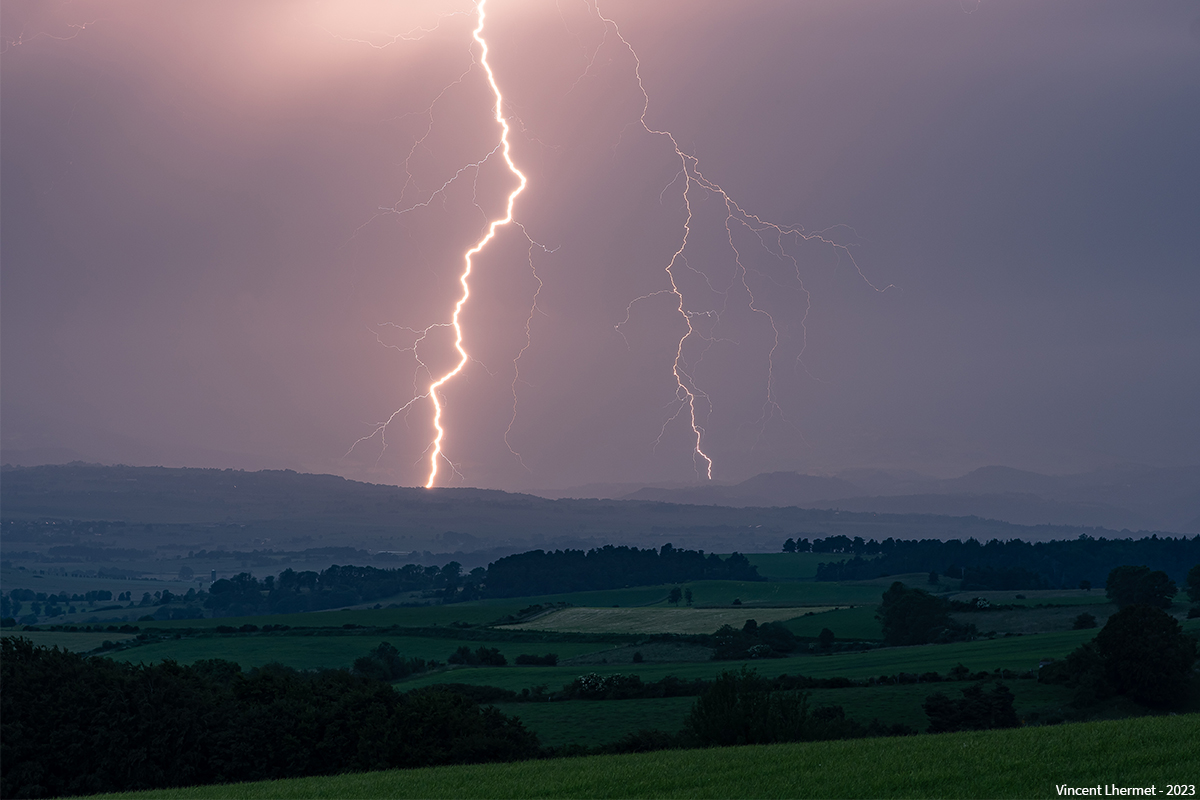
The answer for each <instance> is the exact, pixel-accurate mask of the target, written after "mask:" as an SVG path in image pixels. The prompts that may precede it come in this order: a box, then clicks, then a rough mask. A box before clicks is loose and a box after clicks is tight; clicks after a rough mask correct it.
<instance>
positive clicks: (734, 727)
mask: <svg viewBox="0 0 1200 800" xmlns="http://www.w3.org/2000/svg"><path fill="white" fill-rule="evenodd" d="M0 487H2V492H3V494H2V499H3V515H2V519H0V531H2V533H3V539H2V542H3V549H2V552H0V555H2V566H0V569H2V573H0V576H2V580H3V594H2V596H0V600H2V602H3V609H0V611H2V616H3V621H2V625H3V627H2V628H0V631H2V634H3V640H2V642H3V648H4V649H3V661H2V668H3V672H2V679H3V685H2V702H3V706H4V707H3V720H2V721H0V724H2V725H3V737H4V742H3V744H4V769H3V781H4V786H3V794H4V796H6V797H10V796H11V797H19V796H29V797H34V796H62V795H80V794H95V793H99V792H114V791H115V792H122V791H131V790H146V789H151V790H155V793H156V795H157V796H162V792H164V791H169V790H170V789H171V787H185V786H201V785H211V786H213V787H214V789H216V790H217V791H218V793H219V786H220V785H221V784H226V783H231V782H246V781H250V782H254V781H262V782H264V783H261V784H247V785H248V786H249V785H254V786H259V785H261V786H262V787H264V789H263V791H264V792H265V794H264V795H263V796H274V795H273V794H272V792H274V791H286V790H285V789H284V788H283V787H284V786H285V785H286V781H288V780H295V779H306V780H318V779H320V780H333V778H321V777H320V776H337V775H349V774H357V773H361V774H362V775H364V776H376V777H371V778H370V780H371V781H374V782H373V783H371V784H370V785H371V786H373V787H375V788H373V789H371V790H370V791H369V792H368V793H374V792H385V793H395V792H400V793H401V794H402V795H403V794H404V792H408V791H412V792H414V793H416V794H420V793H421V792H423V791H434V792H435V793H436V792H440V791H442V790H441V789H436V787H437V786H439V785H440V784H437V783H436V782H437V781H441V780H447V779H449V775H450V773H445V772H444V771H445V770H454V769H464V768H466V767H462V766H460V767H454V766H451V765H468V764H494V765H495V769H501V768H502V767H503V765H505V764H508V763H526V762H528V763H536V764H546V765H551V764H555V763H560V762H561V763H579V764H586V763H590V762H588V759H594V758H603V757H613V756H619V757H622V758H635V757H637V756H636V754H639V753H640V754H645V756H646V757H648V756H649V755H650V754H654V755H655V756H656V757H658V758H672V759H674V758H687V757H689V756H688V754H689V753H699V752H709V751H712V750H711V749H712V748H719V749H720V750H719V752H722V753H724V752H729V753H731V754H734V753H737V752H739V748H741V747H742V746H746V745H762V746H767V745H770V746H780V747H793V748H795V747H809V748H812V747H817V746H821V747H824V746H826V743H828V745H830V746H832V745H833V744H835V743H845V746H847V747H850V746H852V747H853V748H854V749H853V750H852V752H853V753H854V754H856V755H854V756H853V757H859V756H860V755H861V757H864V758H867V757H869V758H873V759H876V760H878V758H879V756H867V755H865V754H866V753H868V752H874V750H873V749H872V748H877V747H879V746H885V744H884V743H893V744H886V746H887V747H889V748H894V747H897V746H901V745H900V743H907V742H910V741H911V742H914V743H917V742H920V741H922V740H925V739H926V738H928V737H930V736H931V735H933V734H938V737H934V739H935V740H937V741H941V739H940V736H942V735H945V736H975V735H985V734H986V735H990V736H993V737H1001V738H997V739H996V740H995V747H996V748H998V749H999V751H1003V752H1008V753H1013V752H1019V751H1020V749H1021V748H1023V747H1031V746H1034V745H1033V744H1032V742H1033V740H1028V741H1026V740H1025V739H1021V738H1018V739H1011V737H1012V736H1016V735H1018V734H1020V735H1022V736H1034V735H1039V736H1040V735H1042V733H1041V732H1043V731H1053V730H1066V729H1068V728H1069V729H1079V730H1082V731H1091V730H1093V728H1094V729H1095V731H1096V733H1095V735H1104V730H1105V728H1104V727H1103V726H1105V725H1112V724H1134V723H1135V722H1138V723H1139V724H1141V723H1140V722H1139V721H1141V720H1146V721H1147V723H1149V721H1151V720H1157V721H1159V722H1155V723H1154V724H1160V725H1167V726H1168V727H1167V728H1166V729H1164V730H1167V731H1169V730H1171V728H1170V726H1171V725H1173V724H1176V723H1175V722H1174V721H1175V720H1189V721H1190V720H1194V719H1195V717H1194V714H1195V713H1196V712H1197V711H1200V675H1198V673H1197V670H1196V668H1195V663H1196V648H1197V644H1196V643H1197V637H1198V636H1200V536H1195V535H1193V536H1188V535H1186V534H1171V533H1166V532H1162V531H1158V532H1148V531H1142V532H1139V533H1137V534H1131V533H1129V532H1128V531H1125V532H1119V531H1112V530H1105V529H1098V528H1086V529H1084V528H1076V529H1066V530H1063V529H1058V528H1056V529H1053V532H1054V533H1059V534H1060V535H1059V536H1057V537H1055V536H1048V535H1047V531H1046V529H1045V527H1044V526H1043V527H1042V528H1022V527H1021V526H1017V525H1014V524H1012V523H1000V522H996V521H990V520H985V519H981V518H953V517H942V518H938V517H933V516H928V515H925V516H915V515H909V516H905V515H880V514H870V513H853V512H841V511H813V510H806V509H802V508H797V507H787V506H776V507H766V508H755V507H743V508H734V507H720V506H689V505H684V504H667V503H663V502H661V501H653V500H645V499H630V500H613V499H610V500H591V501H588V500H562V499H560V500H545V499H542V498H536V497H531V496H527V495H509V494H505V493H503V492H482V491H478V490H432V491H426V490H406V489H399V488H396V487H382V486H371V485H367V484H359V483H355V482H353V481H346V480H343V479H340V478H331V477H330V476H316V475H304V474H298V473H289V472H260V473H246V472H240V471H228V470H171V469H163V468H152V469H151V468H132V467H100V466H89V465H82V464H75V465H65V466H57V467H37V468H16V467H5V468H4V471H3V482H2V484H0ZM55 510H57V512H58V513H57V514H54V513H51V512H53V511H55ZM739 522H740V523H741V524H738V523H739ZM921 531H925V535H921V533H920V532H921ZM960 531H966V532H977V533H990V534H991V536H990V537H989V538H987V539H981V538H976V537H975V536H971V535H967V536H962V535H961V534H960V533H959V532H960ZM1022 533H1024V534H1025V537H1022V536H1021V534H1022ZM955 534H959V535H955ZM1064 534H1065V535H1064ZM631 542H638V543H640V545H639V544H632V543H631ZM335 543H336V544H335ZM735 543H736V544H738V545H740V546H741V548H742V549H735V548H733V547H731V546H730V545H732V544H735ZM701 544H702V545H707V546H708V547H709V548H713V549H714V550H715V552H714V551H713V550H709V549H706V548H705V547H701V546H697V545H701ZM647 545H650V546H647ZM402 548H403V549H402ZM1164 714H1166V715H1169V716H1163V715H1164ZM1106 720H1107V721H1108V722H1105V721H1106ZM1113 720H1121V721H1122V722H1120V723H1117V722H1113ZM1088 726H1092V727H1088ZM1095 726H1100V727H1098V728H1096V727H1095ZM283 730H286V731H289V734H288V736H286V737H283V738H280V737H279V736H277V735H276V734H275V732H277V731H283ZM1155 730H1157V729H1155ZM1167 735H1168V736H1169V737H1172V736H1177V734H1170V733H1168V734H1167ZM1006 736H1007V737H1010V738H1009V739H1005V738H1002V737H1006ZM1152 738H1153V737H1151V739H1152ZM1186 738H1187V737H1184V739H1186ZM1151 739H1147V741H1150V740H1151ZM839 746H841V745H839ZM903 746H908V745H907V744H904V745H903ZM726 748H733V749H732V750H726ZM1005 748H1008V749H1005ZM1014 748H1015V750H1014ZM712 752H716V751H712ZM814 752H815V751H814ZM845 757H850V756H845ZM731 764H732V762H731ZM1061 766H1062V765H1061V764H1059V767H1061ZM730 768H731V769H732V768H733V767H732V765H731V767H730ZM397 769H399V770H401V772H392V771H394V770H397ZM380 770H383V771H382V772H380ZM427 770H433V772H430V773H429V775H430V776H431V777H430V778H428V780H433V781H435V783H434V784H428V783H418V784H413V785H412V786H410V787H409V788H408V789H406V788H404V787H405V786H406V785H407V784H406V783H405V782H406V781H407V780H416V778H415V777H414V778H405V777H404V776H406V775H409V776H416V775H424V774H426V773H425V771H427ZM437 770H442V771H443V772H437ZM497 774H500V773H497ZM438 776H440V777H438ZM878 779H879V780H881V781H882V780H883V779H884V778H883V776H878ZM421 780H422V781H424V780H426V779H425V778H422V779H421ZM497 780H499V778H497ZM1031 780H1032V779H1031ZM281 781H282V783H281ZM418 786H420V787H424V788H423V789H418V788H415V787H418ZM430 786H434V787H435V788H434V789H433V790H431V789H430ZM269 787H277V788H275V789H271V788H269ZM384 787H386V788H384ZM830 791H834V790H833V789H830ZM837 791H842V790H837ZM256 796H257V795H256Z"/></svg>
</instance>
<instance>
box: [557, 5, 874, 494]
mask: <svg viewBox="0 0 1200 800" xmlns="http://www.w3.org/2000/svg"><path fill="white" fill-rule="evenodd" d="M589 5H590V7H591V8H592V9H594V11H595V14H596V17H597V18H598V19H599V20H600V21H601V22H602V23H603V25H604V36H603V38H602V40H601V42H600V45H599V46H598V47H597V48H596V50H595V51H593V53H592V55H591V58H590V59H589V64H588V67H587V69H585V71H584V74H583V76H581V78H580V80H582V79H583V77H586V75H587V74H588V72H589V71H590V69H591V65H592V63H593V62H594V61H595V59H596V57H597V55H598V54H599V52H600V49H601V48H602V47H603V46H604V40H605V39H607V37H608V34H609V31H610V30H611V31H612V32H613V33H614V34H615V36H616V38H617V40H619V41H620V43H621V46H622V47H624V48H625V49H626V50H627V51H628V53H629V55H630V56H631V57H632V58H633V63H634V70H633V71H634V77H635V78H636V79H637V85H638V91H640V92H641V95H642V109H641V113H640V114H639V116H638V118H637V120H636V122H634V123H631V124H632V125H638V126H640V127H641V128H642V130H643V131H645V132H646V133H648V134H650V135H652V136H657V137H662V138H665V139H666V140H667V141H668V142H669V143H670V146H671V149H672V150H673V151H674V155H675V157H676V158H678V159H679V172H678V173H677V174H676V176H675V177H674V178H673V179H672V180H671V182H670V183H668V184H667V186H666V187H664V189H663V194H666V191H667V189H670V188H671V186H672V185H673V184H675V183H676V182H678V180H679V177H680V176H682V177H683V187H682V190H681V193H680V197H681V200H682V202H683V206H684V211H685V215H684V220H683V233H682V236H681V238H680V241H679V246H678V247H677V248H676V250H675V251H674V253H672V255H671V258H670V259H669V261H668V262H667V264H666V266H665V268H664V270H665V272H666V276H667V284H668V287H669V288H667V289H663V290H661V291H657V292H651V293H649V294H646V295H642V296H640V297H637V298H634V299H633V300H632V301H630V303H629V305H628V307H627V308H626V313H625V319H624V320H622V321H621V322H619V323H617V325H616V326H615V328H616V331H617V333H619V334H621V336H622V338H625V337H624V334H623V333H622V331H621V328H622V326H624V325H626V324H627V323H628V322H629V320H630V317H631V316H632V314H633V308H634V306H635V305H636V304H637V303H639V302H640V301H643V300H647V299H649V298H651V297H654V296H657V295H661V294H670V295H672V296H673V297H674V299H675V310H676V312H677V313H678V314H679V316H680V318H681V319H682V320H683V323H684V326H685V329H686V330H685V332H684V333H683V335H682V336H681V337H680V339H679V341H678V343H677V345H676V348H675V357H674V360H673V362H672V365H671V374H672V376H673V377H674V379H675V396H676V399H677V402H678V403H679V405H678V407H677V409H676V410H675V412H674V413H673V414H672V415H670V416H669V417H668V419H667V420H666V421H665V422H664V423H663V427H662V431H661V432H660V433H659V438H658V440H657V441H658V442H661V441H662V437H663V435H665V433H666V430H667V427H668V426H669V425H670V424H671V423H672V422H674V421H675V420H676V419H678V418H679V417H680V416H685V414H686V418H687V422H688V424H689V427H690V430H691V437H692V442H693V444H692V461H693V466H696V467H699V466H700V465H702V466H703V472H704V477H705V478H706V479H708V480H712V477H713V459H712V456H710V455H709V454H708V453H707V452H705V450H704V447H703V445H704V435H705V430H704V427H703V425H702V424H701V422H700V418H699V412H698V409H697V399H703V400H704V401H705V403H706V404H707V405H708V407H709V409H710V410H711V403H710V402H709V398H708V395H707V394H706V393H705V392H704V391H703V390H702V389H701V388H699V387H698V386H697V384H696V380H695V367H696V364H691V363H689V361H688V359H687V358H686V356H685V353H684V351H685V349H686V348H687V347H688V343H689V342H690V341H692V340H699V341H700V342H702V343H704V347H703V349H702V350H701V355H700V358H703V354H704V352H705V351H706V350H707V347H708V346H709V345H711V344H712V343H713V342H714V341H715V339H714V338H713V337H711V336H706V335H705V334H704V333H703V332H701V331H699V330H697V328H696V326H695V325H694V324H693V320H694V319H696V318H698V317H701V316H712V317H714V318H716V320H717V321H718V322H719V321H720V316H721V310H709V311H695V310H690V309H689V307H688V302H687V299H686V298H685V296H684V292H683V290H682V289H681V288H680V285H679V283H678V281H677V280H676V270H677V269H678V268H679V266H680V265H683V266H685V267H686V268H687V269H689V270H692V271H693V272H698V271H697V270H694V269H692V267H691V266H690V265H688V264H687V257H686V251H687V250H688V245H689V238H690V236H691V234H692V223H693V219H694V215H693V209H692V193H693V192H694V191H696V190H699V191H702V192H708V193H710V194H712V195H714V196H716V197H718V198H719V199H720V201H721V202H722V203H723V204H724V206H725V211H726V215H725V232H726V237H727V239H728V242H729V248H730V251H731V252H732V254H733V262H734V266H735V269H734V278H733V280H734V281H736V282H737V283H738V284H739V285H740V287H741V288H742V289H743V290H744V291H745V292H746V294H747V295H749V297H750V300H749V303H748V306H749V309H750V311H751V312H753V313H754V314H755V315H760V316H762V317H765V318H766V321H767V323H768V324H769V326H770V328H771V332H772V337H773V341H772V345H771V349H770V352H769V353H768V355H767V377H766V385H765V387H764V401H763V410H762V414H761V415H760V418H759V420H758V425H759V439H761V438H762V435H763V431H764V430H765V424H766V421H767V420H768V419H769V418H770V417H771V416H773V415H775V414H778V415H779V417H780V418H781V419H783V420H784V421H785V422H787V419H786V417H784V415H783V410H782V407H781V406H780V404H779V402H778V401H777V399H776V394H775V374H774V370H775V356H776V351H777V350H778V349H779V338H780V332H779V327H778V325H777V324H776V322H775V319H774V318H773V317H772V316H771V314H770V313H769V312H768V311H766V310H764V309H763V308H762V307H761V305H760V304H759V302H758V301H757V299H756V298H755V296H754V292H753V290H752V289H751V288H750V284H749V283H748V282H747V279H746V272H747V268H746V266H745V265H744V264H743V262H742V254H741V252H740V251H739V250H738V247H737V244H736V243H735V241H734V234H733V231H734V228H735V226H741V227H743V228H744V229H746V230H747V231H749V232H750V233H752V234H753V235H754V236H755V237H756V238H757V239H758V240H759V242H760V243H761V244H762V246H763V248H764V250H766V251H767V252H769V253H771V254H772V255H775V256H776V257H782V258H785V259H787V260H789V261H790V262H791V263H792V265H793V266H794V267H795V269H796V280H797V282H798V284H799V286H800V290H801V292H802V293H803V295H804V297H805V307H804V314H803V316H802V317H801V319H800V328H801V330H804V323H805V321H806V319H807V317H808V311H809V308H810V300H811V297H810V295H809V292H808V290H807V289H805V288H804V282H803V280H802V279H801V277H800V271H799V263H798V261H797V260H796V258H795V256H792V255H790V254H789V253H788V252H787V249H786V247H785V241H786V240H787V239H789V238H794V239H797V240H803V241H814V240H815V241H819V242H822V243H824V244H827V245H830V246H832V247H834V248H835V249H836V250H837V251H838V254H839V257H840V256H841V254H843V253H844V254H845V255H846V256H847V257H848V258H849V261H850V263H851V264H853V265H854V268H855V270H856V271H857V272H858V275H859V277H860V278H862V279H863V281H864V282H866V283H867V285H869V286H871V288H872V289H875V291H878V292H883V291H887V289H890V288H893V287H891V286H890V285H889V286H886V287H883V288H879V287H877V286H875V285H874V284H872V283H871V282H870V281H868V280H867V278H866V276H865V275H863V272H862V270H861V269H860V268H859V266H858V263H857V262H856V261H855V260H854V257H853V255H851V254H850V251H849V250H848V249H847V247H846V246H845V245H843V244H839V243H837V242H836V241H833V240H832V239H830V238H827V237H825V236H824V235H822V233H821V232H815V233H812V232H806V231H804V230H803V229H802V228H800V227H798V226H794V225H780V224H777V223H774V222H770V221H768V220H764V219H762V218H761V217H759V216H757V215H755V214H752V213H750V212H748V211H746V210H745V209H744V208H743V207H742V206H741V205H739V204H738V203H737V201H735V200H734V199H733V197H732V196H730V195H729V193H728V192H726V191H725V190H724V189H723V188H721V186H720V185H719V184H718V183H716V182H715V181H712V180H710V179H709V178H707V177H706V176H705V175H704V173H703V172H701V171H700V162H699V159H698V158H697V157H696V156H694V155H692V154H690V153H688V152H686V151H685V150H683V148H681V147H680V146H679V141H678V140H677V139H676V137H675V135H674V134H673V133H671V131H669V130H666V129H662V130H660V129H657V128H653V127H651V126H650V124H649V123H647V121H646V116H647V114H648V113H649V110H650V95H649V94H648V93H647V91H646V87H645V84H644V83H643V81H642V62H641V59H640V58H639V57H638V54H637V52H636V51H635V50H634V48H633V45H631V44H630V43H629V41H628V40H627V39H626V38H625V36H624V35H623V34H622V33H621V30H620V28H619V27H618V26H617V23H616V21H615V20H613V19H611V18H609V17H606V16H605V15H604V14H603V12H601V11H600V8H599V5H598V4H596V5H591V4H590V3H589ZM768 239H774V243H773V244H774V247H772V246H771V245H770V244H769V243H768ZM698 274H700V275H701V277H703V279H704V280H705V282H706V283H708V285H709V287H710V288H712V282H711V280H710V279H709V277H708V276H707V275H705V274H704V273H698ZM732 288H733V285H732V283H731V284H730V286H729V287H727V288H726V289H725V290H724V292H722V294H724V295H725V298H726V301H728V296H729V295H728V293H729V291H730V289H732ZM803 353H804V347H803V346H801V348H800V353H799V354H798V355H797V356H796V361H797V363H798V364H799V363H801V362H800V359H801V358H802V357H803ZM698 362H699V359H697V362H696V363H697V364H698ZM789 424H790V423H789ZM793 427H794V426H793ZM656 444H657V442H656ZM698 472H699V470H698Z"/></svg>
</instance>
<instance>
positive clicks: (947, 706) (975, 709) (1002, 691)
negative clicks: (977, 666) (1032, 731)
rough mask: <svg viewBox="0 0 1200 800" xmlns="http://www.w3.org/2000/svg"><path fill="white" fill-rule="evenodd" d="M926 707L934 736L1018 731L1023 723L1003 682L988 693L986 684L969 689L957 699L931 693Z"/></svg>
mask: <svg viewBox="0 0 1200 800" xmlns="http://www.w3.org/2000/svg"><path fill="white" fill-rule="evenodd" d="M924 708H925V715H926V716H928V717H929V732H930V733H949V732H951V731H984V730H991V729H992V728H1015V727H1017V725H1018V724H1019V722H1018V720H1017V712H1016V710H1015V709H1014V708H1013V694H1012V692H1011V691H1009V688H1008V687H1007V686H1005V685H1004V684H1002V683H1000V682H999V681H997V682H996V684H995V685H994V686H993V687H992V691H991V692H989V693H986V694H985V693H984V691H983V684H975V685H974V686H969V687H967V688H966V689H963V690H962V697H961V698H960V699H957V700H952V699H950V698H949V697H947V696H946V695H944V694H942V693H941V692H938V693H936V694H931V695H929V697H927V698H925V703H924Z"/></svg>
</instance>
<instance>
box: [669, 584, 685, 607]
mask: <svg viewBox="0 0 1200 800" xmlns="http://www.w3.org/2000/svg"><path fill="white" fill-rule="evenodd" d="M682 599H683V590H682V589H680V588H679V587H678V586H676V587H675V588H674V589H672V590H671V593H670V594H669V595H667V600H669V601H670V602H671V603H672V604H674V605H675V606H676V607H678V606H679V601H680V600H682Z"/></svg>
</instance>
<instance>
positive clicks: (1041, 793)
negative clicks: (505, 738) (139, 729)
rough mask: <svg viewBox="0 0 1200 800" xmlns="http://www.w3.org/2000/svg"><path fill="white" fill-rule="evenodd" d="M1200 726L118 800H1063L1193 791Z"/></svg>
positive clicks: (425, 774)
mask: <svg viewBox="0 0 1200 800" xmlns="http://www.w3.org/2000/svg"><path fill="white" fill-rule="evenodd" d="M1198 729H1200V718H1197V717H1196V716H1195V715H1188V716H1176V717H1148V718H1142V719H1133V720H1122V721H1116V722H1091V723H1081V724H1074V725H1058V726H1053V727H1044V728H1019V729H1014V730H1003V731H983V732H976V733H951V734H939V735H935V736H913V737H907V738H889V739H865V740H862V739H860V740H853V741H836V742H812V743H806V744H781V745H758V746H750V747H730V748H719V749H712V750H686V751H678V750H676V751H661V752H655V753H641V754H636V755H621V756H591V757H588V758H571V759H556V760H551V761H525V762H520V763H515V764H483V765H474V766H460V767H435V768H431V769H415V770H400V771H391V772H374V773H366V774H357V775H337V776H333V777H327V778H304V779H298V780H285V781H274V782H266V783H250V784H238V785H233V786H213V787H197V788H191V789H178V790H171V791H159V792H155V793H153V795H150V794H128V795H113V796H116V797H149V796H153V797H156V798H158V797H161V798H179V799H180V800H183V798H187V799H188V800H192V799H193V798H196V799H197V800H198V799H199V798H245V799H246V800H250V798H283V797H305V798H375V797H393V798H409V797H411V798H421V797H427V798H439V797H461V798H492V797H507V798H522V797H563V798H567V797H630V798H633V797H688V798H691V797H731V798H732V797H813V798H842V797H845V798H858V797H912V798H926V797H930V798H932V797H960V798H1006V797H1021V798H1025V797H1057V796H1058V790H1057V787H1059V786H1063V785H1066V786H1070V787H1081V786H1091V787H1095V786H1097V785H1104V786H1111V785H1114V784H1115V785H1116V786H1119V787H1134V786H1139V787H1147V786H1156V787H1157V795H1160V796H1161V795H1165V794H1166V792H1167V786H1168V785H1178V784H1185V785H1186V784H1189V783H1190V784H1195V782H1196V780H1197V777H1196V776H1197V767H1198V760H1197V756H1196V753H1195V752H1194V745H1195V733H1196V731H1197V730H1198Z"/></svg>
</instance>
